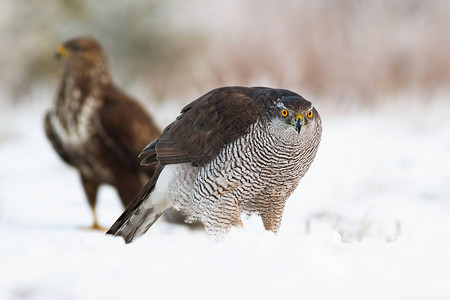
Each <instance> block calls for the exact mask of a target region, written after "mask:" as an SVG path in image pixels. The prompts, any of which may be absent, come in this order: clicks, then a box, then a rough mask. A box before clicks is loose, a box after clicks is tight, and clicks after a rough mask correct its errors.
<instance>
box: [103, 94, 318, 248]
mask: <svg viewBox="0 0 450 300" xmlns="http://www.w3.org/2000/svg"><path fill="white" fill-rule="evenodd" d="M321 133H322V122H321V119H320V116H319V114H318V112H317V110H316V109H315V108H314V106H313V104H312V103H311V102H310V101H308V100H306V99H304V98H303V97H302V96H300V95H298V94H296V93H294V92H292V91H288V90H283V89H272V88H266V87H241V86H233V87H223V88H218V89H215V90H212V91H210V92H209V93H207V94H205V95H203V96H201V97H200V98H198V99H197V100H195V101H193V102H192V103H190V104H188V105H187V106H186V107H185V108H183V109H182V111H181V114H180V115H179V116H178V117H177V119H176V120H175V121H174V122H172V123H171V124H170V125H169V126H167V127H166V128H165V129H164V130H163V132H162V134H161V136H160V137H159V138H158V139H157V140H155V141H153V142H152V143H150V144H149V145H148V146H147V147H146V148H145V149H144V150H143V151H142V153H141V157H142V158H143V161H142V163H143V164H145V165H156V166H157V169H156V172H155V174H154V175H153V177H152V178H151V179H150V180H149V182H148V183H147V185H146V186H145V187H144V188H143V189H142V191H141V192H140V193H139V195H138V196H136V198H135V200H134V201H133V203H132V204H131V205H130V206H129V207H128V208H127V209H126V210H125V212H124V213H123V214H122V215H121V216H120V217H119V218H118V219H117V221H116V222H115V223H114V224H113V225H112V226H111V228H110V229H109V231H108V232H107V233H108V234H112V235H116V236H122V237H123V238H124V240H125V242H127V243H130V242H132V241H133V240H134V239H135V238H136V237H139V236H141V235H143V234H144V233H145V232H146V231H147V230H148V229H149V228H150V227H151V226H152V225H153V223H154V222H156V220H157V219H158V218H159V217H160V216H161V215H162V213H163V212H164V211H165V210H166V209H169V208H171V207H173V208H175V209H177V210H180V211H182V212H183V213H184V214H185V215H186V216H187V218H186V221H188V222H189V221H200V222H202V223H203V224H204V225H205V230H206V232H207V233H210V234H213V235H216V236H218V237H220V236H222V235H223V234H224V233H226V232H228V230H229V229H230V228H231V227H232V226H242V220H241V214H256V215H259V216H261V219H262V221H263V224H264V228H265V229H266V230H270V231H273V232H278V230H279V228H280V225H281V219H282V214H283V210H284V206H285V202H286V200H287V198H288V197H289V196H290V195H291V193H292V192H293V191H294V189H295V188H296V187H297V185H298V183H299V182H300V180H301V178H302V177H303V176H304V175H305V174H306V172H307V171H308V169H309V167H310V166H311V164H312V162H313V160H314V157H315V155H316V152H317V149H318V146H319V143H320V139H321Z"/></svg>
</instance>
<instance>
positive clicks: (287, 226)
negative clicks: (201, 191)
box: [0, 0, 450, 299]
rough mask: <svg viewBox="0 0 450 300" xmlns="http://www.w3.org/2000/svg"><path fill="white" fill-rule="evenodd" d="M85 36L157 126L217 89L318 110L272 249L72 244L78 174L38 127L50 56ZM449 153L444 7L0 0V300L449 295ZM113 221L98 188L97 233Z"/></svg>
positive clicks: (48, 89)
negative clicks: (304, 102)
mask: <svg viewBox="0 0 450 300" xmlns="http://www.w3.org/2000/svg"><path fill="white" fill-rule="evenodd" d="M79 35H90V36H92V37H94V38H96V39H98V40H99V41H100V43H101V44H102V45H103V48H104V50H105V52H106V53H107V54H108V56H109V60H110V65H111V69H112V76H113V79H114V81H115V83H116V84H117V85H118V86H119V87H121V88H122V89H123V90H125V91H126V92H127V93H129V94H131V95H133V96H134V97H136V98H137V99H138V100H140V101H141V102H142V103H143V104H144V106H145V107H146V108H147V109H148V111H149V112H150V114H151V115H152V116H153V117H154V118H155V120H156V123H157V124H158V125H159V126H160V128H164V127H165V126H166V125H167V124H169V122H171V121H172V120H173V119H174V118H175V117H176V116H177V115H178V113H179V111H180V110H181V108H182V107H183V106H184V105H185V104H187V103H189V102H191V101H192V100H194V99H196V98H197V97H199V96H201V95H203V94H205V93H206V92H208V91H209V90H211V89H213V88H216V87H219V86H226V85H244V86H269V87H274V88H285V89H291V90H293V91H295V92H297V93H299V94H300V95H302V96H304V97H305V98H307V99H309V100H311V101H312V102H313V103H314V105H315V107H316V108H317V109H318V111H319V112H320V115H321V117H322V120H323V135H322V142H321V145H320V147H319V151H318V154H317V157H316V159H315V161H314V163H313V165H312V167H311V169H310V170H309V171H308V173H307V174H306V176H305V177H304V178H303V179H302V182H301V183H300V185H299V188H298V189H297V190H296V191H295V192H294V193H293V195H292V196H291V197H290V199H289V200H288V201H287V204H286V208H285V213H284V215H283V223H282V227H281V231H280V234H279V235H278V236H277V237H274V236H273V235H272V234H270V233H267V232H264V229H263V226H262V224H261V220H260V219H259V218H256V217H255V218H250V219H244V220H243V221H244V225H245V228H246V231H245V232H238V231H232V232H231V233H230V235H229V237H227V239H226V240H225V241H223V242H222V243H213V242H211V241H210V240H208V238H207V237H206V236H205V234H204V233H203V232H202V231H193V230H189V229H187V228H185V227H183V226H179V225H172V224H168V223H164V222H163V221H161V222H157V223H155V225H154V226H153V227H152V228H151V230H150V231H149V233H148V234H147V235H145V236H144V237H143V238H142V239H141V240H139V241H137V242H136V243H133V244H131V245H129V246H124V245H123V243H122V241H121V240H120V239H114V238H112V237H105V236H104V235H103V233H101V232H87V231H83V230H80V226H83V225H88V224H90V223H91V215H90V211H89V207H88V205H87V203H86V200H85V195H84V194H83V191H82V188H81V185H80V183H79V178H78V174H77V172H76V171H75V170H74V169H72V168H70V167H68V166H67V165H65V164H64V163H63V162H62V161H61V160H60V159H59V158H58V156H57V155H56V153H55V152H54V150H53V149H52V148H51V146H50V143H49V142H48V140H47V139H46V137H45V134H44V128H43V116H44V113H45V111H46V110H48V109H49V108H50V107H51V105H52V103H53V100H54V97H55V93H56V88H57V84H58V81H59V78H60V77H59V76H60V67H61V66H60V64H59V62H58V61H57V60H55V59H54V58H53V54H54V52H55V49H56V47H57V46H58V45H59V44H61V43H62V42H64V41H65V40H67V39H70V38H72V37H75V36H79ZM124 125H126V124H124ZM149 142H150V141H149ZM449 153H450V1H448V0H426V1H425V0H402V1H400V0H399V1H393V0H370V1H359V0H315V1H310V0H285V1H261V0H228V1H207V0H190V1H184V0H170V1H163V0H159V1H156V0H151V1H138V0H126V1H121V0H110V1H88V0H79V1H76V0H61V1H49V0H47V1H32V0H1V1H0V237H1V238H0V270H2V271H3V272H1V274H0V298H1V299H131V298H135V299H143V298H154V299H256V298H258V299H341V298H342V299H450V286H449V284H448V282H449V278H450V274H449V272H450V271H449V270H450V257H449V255H448V254H449V253H450V234H449V231H448V229H449V228H450V201H449V200H450V159H449ZM122 209H123V208H122V207H121V206H120V203H119V200H118V198H117V195H116V194H115V192H114V190H112V189H111V188H110V187H104V188H102V189H101V190H100V195H99V203H98V215H99V222H100V224H101V225H102V226H109V225H111V224H112V223H113V222H114V221H115V220H116V219H117V217H118V216H119V215H120V213H121V212H122ZM4 270H7V271H6V272H5V271H4ZM274 274H275V275H274ZM268 279H269V281H268ZM268 283H270V284H268ZM174 286H176V288H174ZM324 287H325V288H324ZM147 296H148V297H147Z"/></svg>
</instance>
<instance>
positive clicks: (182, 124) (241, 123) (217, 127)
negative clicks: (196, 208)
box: [141, 86, 293, 166]
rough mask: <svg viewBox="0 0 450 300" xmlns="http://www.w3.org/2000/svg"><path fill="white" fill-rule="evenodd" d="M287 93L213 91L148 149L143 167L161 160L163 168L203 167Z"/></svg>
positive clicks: (235, 89) (183, 113)
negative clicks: (176, 166)
mask: <svg viewBox="0 0 450 300" xmlns="http://www.w3.org/2000/svg"><path fill="white" fill-rule="evenodd" d="M287 92H288V91H285V90H274V89H270V88H259V87H258V88H248V87H239V86H236V87H224V88H219V89H215V90H212V91H211V92H209V93H207V94H205V95H204V96H202V97H200V98H198V99H197V100H195V101H193V102H192V103H190V104H189V105H187V106H186V107H184V108H183V109H182V111H181V114H180V115H179V116H178V118H177V119H176V120H175V121H174V122H172V123H171V124H170V125H169V126H167V127H166V128H165V129H164V131H163V133H162V134H161V137H160V138H159V139H158V140H156V141H154V142H153V143H151V144H150V145H148V146H147V147H146V148H145V149H144V151H143V153H142V154H141V157H143V158H144V160H143V163H152V162H154V161H156V159H157V160H158V162H159V163H160V164H161V165H162V166H164V165H167V164H176V163H185V162H192V164H193V165H194V166H203V165H204V164H206V163H208V162H209V161H210V160H211V159H212V158H214V157H215V156H216V155H217V154H218V153H219V151H220V150H221V149H222V148H223V147H224V146H225V145H226V144H228V143H230V142H233V141H234V140H236V139H237V138H239V137H240V136H242V135H243V134H245V133H247V132H248V130H249V127H250V125H251V124H253V123H255V122H256V120H257V119H258V118H260V117H261V116H263V115H264V114H268V113H269V112H270V109H271V108H272V107H273V105H274V104H275V102H276V101H277V99H278V97H279V96H282V95H283V94H286V93H287ZM289 93H291V94H293V93H292V92H289ZM155 154H156V155H155Z"/></svg>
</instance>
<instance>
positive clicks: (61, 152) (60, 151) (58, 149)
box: [44, 112, 72, 165]
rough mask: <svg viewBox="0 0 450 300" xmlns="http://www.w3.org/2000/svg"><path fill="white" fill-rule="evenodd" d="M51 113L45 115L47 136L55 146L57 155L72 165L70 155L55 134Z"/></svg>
mask: <svg viewBox="0 0 450 300" xmlns="http://www.w3.org/2000/svg"><path fill="white" fill-rule="evenodd" d="M50 114H51V112H48V113H47V114H46V115H45V119H44V128H45V134H46V135H47V138H48V139H49V141H50V143H51V144H52V146H53V149H55V151H56V153H58V155H59V156H60V157H61V159H62V160H63V161H65V162H66V163H68V164H69V165H72V162H71V160H70V156H69V154H68V153H67V152H66V150H65V149H64V146H63V143H62V142H61V141H60V140H59V138H58V136H57V135H56V133H55V129H54V128H53V126H52V123H51V120H50V118H51V116H50Z"/></svg>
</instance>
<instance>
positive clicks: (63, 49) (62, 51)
mask: <svg viewBox="0 0 450 300" xmlns="http://www.w3.org/2000/svg"><path fill="white" fill-rule="evenodd" d="M56 52H57V53H58V54H60V55H65V54H66V53H67V50H66V47H64V46H63V45H60V46H58V48H57V49H56Z"/></svg>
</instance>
